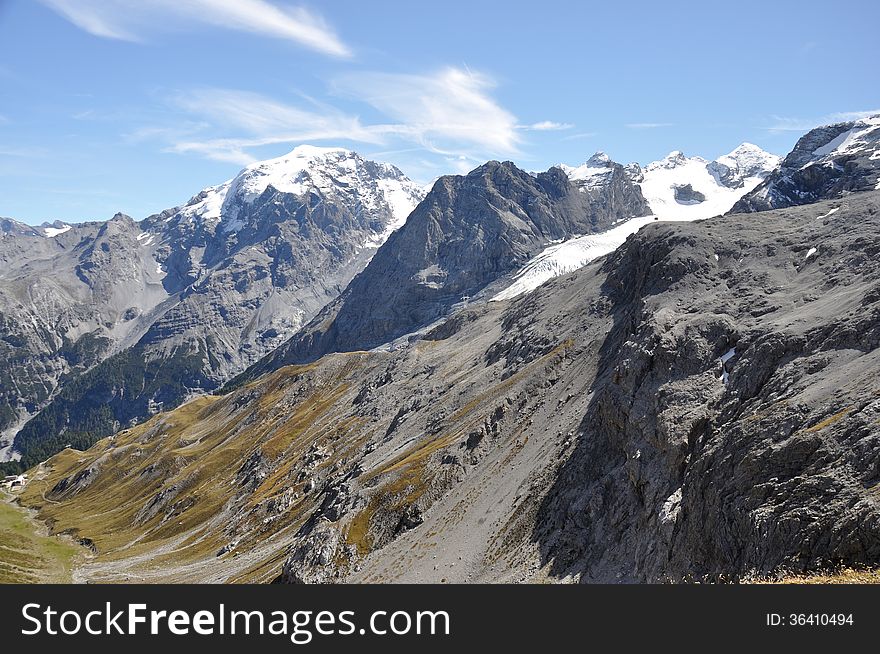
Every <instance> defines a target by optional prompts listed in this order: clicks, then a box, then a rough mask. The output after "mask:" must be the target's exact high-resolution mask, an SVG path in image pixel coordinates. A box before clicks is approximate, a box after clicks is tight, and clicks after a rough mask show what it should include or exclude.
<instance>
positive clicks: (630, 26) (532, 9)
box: [0, 0, 880, 224]
mask: <svg viewBox="0 0 880 654" xmlns="http://www.w3.org/2000/svg"><path fill="white" fill-rule="evenodd" d="M878 7H880V5H878V4H877V3H876V0H866V1H862V2H847V1H838V2H836V3H834V4H833V5H832V4H831V3H828V2H806V1H803V0H802V1H800V2H787V1H774V2H768V1H767V0H763V1H761V2H750V1H746V2H739V1H738V2H727V3H712V2H706V1H705V0H703V1H702V2H669V3H666V2H664V3H659V2H636V1H632V0H631V1H629V2H608V1H607V0H606V1H604V2H580V1H578V2H575V1H574V0H569V1H567V2H563V1H561V0H542V1H541V2H528V3H526V2H512V1H511V0H508V1H506V2H500V1H490V0H485V1H480V2H477V1H475V0H469V1H459V0H444V1H442V2H413V1H412V0H409V1H407V2H398V1H397V0H376V1H372V2H365V1H363V0H360V1H355V0H328V1H326V2H323V3H318V2H311V3H309V4H301V3H298V2H287V1H284V0H139V1H137V0H0V216H8V217H13V218H17V219H20V220H24V221H26V222H30V223H34V224H36V223H39V222H42V221H44V220H55V219H61V220H65V221H80V220H96V219H106V218H109V217H110V216H111V215H112V214H113V213H115V212H116V211H123V212H125V213H128V214H130V215H132V216H133V217H135V218H143V217H145V216H147V215H149V214H151V213H155V212H157V211H160V210H162V209H164V208H168V207H171V206H175V205H177V204H181V203H183V202H185V201H186V200H187V199H188V198H189V197H191V196H192V195H194V194H195V193H196V192H198V191H199V190H200V189H201V188H203V187H205V186H208V185H211V184H216V183H219V182H221V181H223V180H225V179H228V178H229V177H231V176H233V175H234V174H235V173H236V172H237V171H238V170H239V169H240V168H241V167H242V166H243V165H245V164H247V163H248V162H249V161H253V160H258V159H264V158H268V157H273V156H278V155H280V154H283V153H285V152H287V151H289V150H291V149H292V148H293V147H294V146H295V145H297V144H299V143H305V142H308V143H315V144H319V145H321V144H323V145H344V146H347V147H351V148H353V149H356V150H357V151H359V152H361V153H362V154H364V155H368V156H369V157H371V158H374V159H377V160H383V161H390V162H392V163H395V164H397V165H398V166H399V167H400V168H401V169H402V170H403V171H404V172H405V173H407V174H408V175H410V176H411V177H413V178H414V179H417V180H420V181H424V182H427V181H430V180H431V179H433V178H434V177H436V176H438V175H441V174H445V173H452V172H462V171H466V170H469V169H471V168H473V167H474V166H476V165H478V164H479V163H481V162H483V161H485V160H487V159H511V160H513V161H516V162H517V163H518V164H520V165H521V166H523V167H525V168H527V169H530V170H535V169H546V168H547V167H549V166H550V165H553V164H555V163H559V162H565V163H570V164H577V163H580V162H582V161H584V160H585V159H586V158H587V157H588V156H589V155H590V154H592V153H593V152H595V151H596V150H604V151H606V152H608V153H609V154H610V155H611V156H612V158H614V159H615V160H617V161H622V162H628V161H638V162H640V163H646V162H649V161H652V160H655V159H658V158H660V157H662V156H664V155H665V154H666V153H668V152H669V151H670V150H673V149H680V150H683V151H685V153H687V154H698V155H701V156H704V157H707V158H714V157H716V156H718V155H720V154H723V153H725V152H727V151H729V150H731V149H733V148H734V147H735V146H736V145H738V144H739V143H741V142H743V141H750V142H753V143H756V144H758V145H760V146H761V147H763V148H765V149H767V150H769V151H771V152H776V153H778V154H785V153H786V152H788V150H789V149H790V148H791V146H792V145H793V144H794V142H795V141H796V140H797V138H798V136H799V135H800V134H801V133H802V132H803V131H805V130H807V129H809V128H810V127H812V126H814V125H816V124H821V123H825V122H833V121H835V120H840V119H845V118H848V117H851V116H853V115H856V114H858V113H861V112H870V111H876V110H880V97H878V86H877V81H878V79H877V63H878V61H880V39H878V38H877V34H876V25H877V23H878V19H880V8H878Z"/></svg>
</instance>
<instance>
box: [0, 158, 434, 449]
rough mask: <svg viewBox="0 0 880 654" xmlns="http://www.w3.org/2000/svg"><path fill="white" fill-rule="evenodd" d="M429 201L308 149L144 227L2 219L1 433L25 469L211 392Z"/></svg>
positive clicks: (393, 173) (365, 164)
mask: <svg viewBox="0 0 880 654" xmlns="http://www.w3.org/2000/svg"><path fill="white" fill-rule="evenodd" d="M423 195H424V194H423V191H422V190H421V188H420V187H418V186H417V185H416V184H414V183H413V182H411V181H409V180H408V179H407V178H406V177H405V176H404V175H403V174H402V173H401V172H400V171H399V170H397V169H396V168H394V167H393V166H390V165H387V164H379V163H375V162H371V161H367V160H365V159H363V158H362V157H360V156H359V155H357V154H356V153H353V152H350V151H347V150H342V149H335V148H314V147H310V146H300V147H298V148H297V149H295V150H294V151H293V152H291V153H290V154H288V155H285V156H284V157H280V158H278V159H274V160H270V161H264V162H260V163H257V164H254V165H252V166H249V167H248V168H246V169H244V170H243V171H242V172H241V173H240V174H239V175H237V176H236V177H235V178H234V179H232V180H229V181H228V182H225V183H224V184H221V185H219V186H216V187H211V188H208V189H205V190H204V191H202V192H200V193H199V194H198V195H196V196H195V197H194V198H193V199H192V200H190V201H189V202H188V203H187V204H186V205H184V206H183V207H180V208H176V209H171V210H168V211H165V212H162V213H160V214H157V215H155V216H151V217H149V218H147V219H145V220H143V221H141V222H139V223H137V222H135V221H132V220H131V219H129V218H127V217H125V216H117V217H116V218H114V219H113V220H111V221H109V222H107V223H89V224H85V225H76V226H72V227H71V226H67V225H55V226H49V227H45V228H43V229H32V228H27V227H26V226H21V225H20V224H15V225H18V226H17V227H15V225H14V224H13V223H12V222H4V227H3V231H2V233H3V234H4V237H3V239H2V241H0V261H2V262H3V263H4V264H5V265H4V266H3V271H2V272H0V276H2V279H3V280H4V282H5V283H4V286H3V289H2V290H0V336H2V339H0V356H2V357H3V361H4V363H5V364H6V365H4V366H2V369H3V371H4V372H3V377H2V378H0V419H2V421H3V423H2V425H0V429H4V430H5V431H4V432H3V433H4V436H5V439H4V440H6V441H7V442H8V441H9V440H11V437H12V436H13V435H15V448H16V450H18V451H19V452H21V453H23V454H24V464H25V465H32V464H33V463H35V462H37V461H40V460H42V459H44V458H45V457H46V456H48V455H49V454H52V453H53V452H57V451H58V449H60V447H63V446H64V445H66V444H72V445H75V446H77V447H88V446H89V445H90V444H91V443H93V442H94V441H95V439H96V438H98V437H100V436H105V435H108V434H111V433H113V432H114V431H116V430H117V429H119V428H120V427H121V426H124V425H126V424H130V423H131V422H133V421H138V420H141V419H143V418H145V417H148V416H149V415H152V414H154V413H156V412H157V411H158V410H160V409H162V408H163V407H164V408H170V407H173V406H176V405H178V404H180V402H182V401H183V400H185V399H186V398H187V397H189V396H191V395H192V394H193V393H199V392H204V391H209V390H211V389H213V388H216V387H217V386H218V385H220V384H221V383H223V382H224V381H226V380H227V379H229V377H231V376H232V375H234V374H236V373H238V372H240V371H241V370H242V369H244V368H245V367H247V366H248V365H249V364H251V363H253V362H254V361H256V360H258V359H259V358H260V357H262V356H263V355H265V354H266V353H267V352H269V351H271V349H272V348H274V347H275V346H277V345H279V344H281V343H282V342H283V341H284V340H285V339H286V338H287V337H289V336H290V335H291V334H292V333H294V332H295V331H296V330H297V329H299V327H300V326H302V324H304V323H305V322H307V321H308V320H309V319H310V318H311V317H312V316H314V315H315V314H316V313H317V312H318V310H320V309H321V308H322V307H323V306H324V305H325V304H326V303H327V302H329V301H330V300H332V299H333V298H334V297H336V295H338V293H339V292H340V291H341V290H342V289H343V288H344V287H345V286H346V284H347V283H348V282H349V281H350V280H351V278H352V277H353V276H354V275H355V274H356V273H357V272H359V271H360V270H361V269H362V268H363V267H364V266H365V265H366V263H367V262H368V261H369V259H370V258H371V257H372V255H373V254H374V253H375V251H376V248H377V247H378V246H379V245H381V243H383V242H384V240H385V239H386V238H387V237H388V235H389V234H390V233H391V232H392V231H393V230H394V229H395V228H397V227H399V226H400V225H401V224H402V223H403V221H404V220H405V219H406V216H407V215H408V214H409V212H410V211H411V210H412V208H413V207H414V206H415V205H416V204H417V203H418V202H419V201H420V200H421V198H422V197H423ZM7 225H8V226H9V227H8V229H7V227H6V226H7ZM13 227H14V229H13ZM95 364H98V365H97V366H96V365H95ZM34 414H37V415H36V417H33V418H31V416H33V415H34ZM28 418H31V419H30V421H29V422H27V423H26V424H24V425H23V426H22V423H23V422H24V421H25V420H27V419H28Z"/></svg>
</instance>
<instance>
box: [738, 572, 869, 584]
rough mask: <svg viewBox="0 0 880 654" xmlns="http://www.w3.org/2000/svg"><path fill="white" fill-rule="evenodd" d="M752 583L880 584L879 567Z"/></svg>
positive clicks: (793, 576) (787, 576)
mask: <svg viewBox="0 0 880 654" xmlns="http://www.w3.org/2000/svg"><path fill="white" fill-rule="evenodd" d="M748 583H754V584H880V569H875V570H856V569H854V568H841V569H840V570H837V571H835V572H828V573H817V574H808V575H786V576H783V577H781V578H779V579H764V580H756V581H750V582H748Z"/></svg>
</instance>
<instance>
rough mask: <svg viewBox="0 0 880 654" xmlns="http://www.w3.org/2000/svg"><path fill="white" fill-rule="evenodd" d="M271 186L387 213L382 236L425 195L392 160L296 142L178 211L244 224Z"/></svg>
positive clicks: (226, 224)
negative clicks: (369, 157)
mask: <svg viewBox="0 0 880 654" xmlns="http://www.w3.org/2000/svg"><path fill="white" fill-rule="evenodd" d="M270 188H272V189H274V190H275V192H277V193H283V194H290V195H295V196H305V195H308V194H309V193H315V194H316V195H318V196H320V197H322V198H325V199H332V200H333V201H337V202H346V201H348V202H349V203H350V204H352V206H359V207H362V208H363V209H364V210H366V211H369V212H378V213H387V218H386V219H385V220H384V221H382V222H384V227H383V229H382V230H381V232H380V233H379V234H377V237H385V236H387V234H390V231H388V229H389V228H390V229H391V231H393V229H395V228H397V227H399V226H400V225H402V224H403V222H404V221H405V220H406V217H407V216H408V215H409V214H410V212H411V211H412V210H413V209H414V208H415V206H416V205H417V204H418V203H419V202H420V201H421V200H422V199H423V198H424V196H425V192H424V190H423V189H422V188H421V187H420V186H419V185H418V184H416V183H414V182H412V181H410V180H409V179H408V178H407V177H406V176H405V175H404V174H403V173H402V172H401V171H400V170H399V169H397V168H396V167H395V166H392V165H391V164H386V163H377V162H373V161H368V160H366V159H364V158H363V157H361V156H360V155H359V154H358V153H356V152H353V151H351V150H347V149H345V148H324V147H317V146H313V145H300V146H297V147H296V148H294V149H293V150H292V151H291V152H289V153H287V154H285V155H282V156H280V157H276V158H274V159H267V160H265V161H258V162H256V163H253V164H251V165H249V166H247V167H246V168H244V169H243V170H242V171H241V172H240V173H238V175H236V176H235V177H234V178H233V179H231V180H228V181H226V182H224V183H222V184H218V185H217V186H210V187H208V188H206V189H204V190H203V191H201V192H200V193H199V194H198V195H196V196H195V197H194V198H192V199H191V200H190V201H189V202H188V203H187V204H186V205H185V206H184V207H183V208H182V209H181V211H180V215H181V216H182V217H184V218H185V219H188V220H198V221H204V222H219V223H220V227H221V229H222V230H223V231H224V232H234V231H237V230H239V229H241V228H242V227H243V226H244V224H245V214H246V210H247V207H248V206H249V205H251V204H253V203H254V201H255V200H256V199H257V198H259V197H260V196H262V195H263V194H264V193H265V192H266V191H267V190H268V189H270ZM382 240H384V238H383V239H382Z"/></svg>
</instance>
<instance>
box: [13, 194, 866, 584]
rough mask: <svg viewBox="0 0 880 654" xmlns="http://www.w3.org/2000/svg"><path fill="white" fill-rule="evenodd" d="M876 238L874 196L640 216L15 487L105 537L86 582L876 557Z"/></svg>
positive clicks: (620, 570)
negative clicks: (590, 247) (577, 249)
mask: <svg viewBox="0 0 880 654" xmlns="http://www.w3.org/2000/svg"><path fill="white" fill-rule="evenodd" d="M838 207H839V210H838V211H836V212H834V213H829V211H830V210H831V209H833V208H838ZM878 235H880V194H878V193H867V194H853V195H852V196H850V197H849V198H847V201H846V205H845V206H844V205H843V204H841V203H839V202H827V203H820V204H817V205H812V206H806V207H794V208H789V209H786V210H780V211H770V212H766V213H764V214H763V215H762V216H761V219H760V220H755V217H754V216H751V215H731V216H726V217H721V218H714V219H710V220H707V221H703V222H698V223H652V224H650V225H648V226H647V227H645V228H643V229H642V230H641V231H640V232H639V233H638V234H636V235H634V236H632V237H630V239H629V240H628V241H627V243H626V244H625V245H624V246H622V247H621V248H620V249H619V250H618V251H617V252H616V253H614V254H613V255H609V256H608V257H606V258H604V259H601V260H598V261H596V262H593V263H591V264H589V265H587V266H586V267H584V268H582V269H581V270H579V271H577V272H575V273H572V274H570V275H566V276H563V277H559V278H557V279H555V280H553V281H551V282H548V283H547V284H545V285H544V286H542V287H541V289H540V291H539V292H533V293H529V294H526V295H523V296H521V297H519V298H516V299H515V300H511V301H508V302H493V303H476V304H472V305H471V306H469V307H467V308H466V309H464V310H462V311H459V312H455V313H454V314H453V315H452V316H451V317H450V318H449V319H448V320H447V321H445V322H443V323H441V324H440V325H439V326H438V327H436V328H435V329H433V330H431V331H430V332H428V333H427V334H426V335H425V336H424V337H423V338H422V339H416V340H414V341H413V342H411V343H409V344H407V345H406V346H404V347H401V348H400V349H397V350H394V351H387V352H382V351H374V352H356V353H350V354H333V355H330V356H326V357H324V358H322V359H320V360H317V361H315V362H313V363H311V364H309V365H304V366H293V367H287V368H282V369H279V370H277V371H275V372H273V373H272V374H270V375H267V376H264V377H261V378H259V379H257V380H255V381H254V382H253V383H251V384H249V385H247V386H245V387H243V388H239V389H237V390H234V391H232V392H230V393H228V394H226V395H223V396H215V397H204V398H200V399H198V400H195V401H194V402H191V403H189V404H186V405H184V406H183V407H180V408H179V409H177V410H176V411H173V412H170V413H167V414H162V415H159V416H156V417H155V418H153V419H152V420H151V421H149V422H147V423H145V424H143V425H139V426H137V427H135V428H133V429H131V430H127V431H125V432H122V433H120V434H118V435H116V436H115V437H114V438H112V439H106V440H104V441H101V442H100V443H98V444H96V445H95V447H94V448H93V449H91V450H89V451H88V452H83V453H78V452H72V451H67V452H64V453H62V454H59V455H58V456H57V457H55V458H53V459H52V460H50V461H49V464H48V466H46V467H45V468H44V469H43V470H42V471H40V472H41V475H42V474H43V473H45V477H42V476H41V477H40V478H39V479H35V480H34V481H32V482H31V483H30V484H29V486H28V488H27V489H26V491H25V495H24V497H23V501H24V502H25V503H26V504H29V505H31V506H41V507H42V509H41V510H42V513H43V516H44V517H45V518H49V519H52V520H53V521H57V522H56V523H55V528H56V529H58V530H64V529H78V530H79V534H80V535H81V536H82V537H86V538H90V539H91V540H92V542H93V543H94V545H95V548H96V550H97V552H98V554H97V556H96V558H95V559H94V560H93V561H91V562H90V563H89V564H88V565H87V566H86V568H84V569H83V570H82V571H81V574H82V575H83V576H85V577H86V578H90V579H95V580H105V581H107V580H118V579H120V578H125V576H126V575H138V576H142V577H143V578H144V579H146V580H150V581H154V580H155V581H170V580H176V581H229V580H236V581H246V580H251V581H254V580H256V581H269V580H272V579H276V578H280V579H281V580H284V581H290V582H333V581H349V582H352V581H353V582H357V581H416V582H428V581H432V582H439V581H440V580H441V579H446V580H447V581H450V582H465V581H544V580H548V579H549V580H560V579H574V580H580V581H585V582H589V581H659V580H667V579H671V580H679V579H703V578H708V579H719V578H737V577H742V576H745V575H749V574H755V573H767V572H772V571H777V570H779V569H790V570H795V571H800V570H804V571H807V570H816V569H821V568H824V567H826V566H829V565H834V564H838V563H840V564H859V563H864V564H869V565H877V564H880V502H878V483H880V386H878V381H877V380H878V379H880V351H878V346H880V270H878V268H877V265H876V261H877V255H878V254H880V236H878ZM44 493H45V494H46V497H47V498H48V499H50V500H52V501H51V502H47V501H46V500H45V499H44V498H43V494H44ZM136 538H137V539H139V540H138V542H139V543H141V544H143V546H144V547H145V548H146V549H145V550H139V551H138V554H137V555H136V556H127V555H126V554H125V548H126V547H127V545H128V544H129V543H130V542H132V540H134V539H136ZM168 543H172V544H173V547H170V546H169V545H167V544H168ZM169 547H170V549H169ZM147 553H149V554H150V556H146V554H147Z"/></svg>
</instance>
